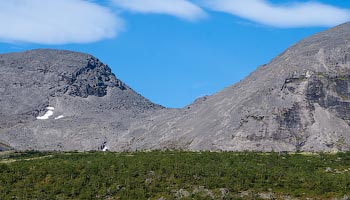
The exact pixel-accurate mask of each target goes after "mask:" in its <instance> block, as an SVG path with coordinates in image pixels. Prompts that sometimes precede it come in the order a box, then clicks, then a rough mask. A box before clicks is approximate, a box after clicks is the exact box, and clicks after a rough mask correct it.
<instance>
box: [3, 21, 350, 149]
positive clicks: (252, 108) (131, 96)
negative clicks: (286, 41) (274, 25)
mask: <svg viewBox="0 0 350 200" xmlns="http://www.w3.org/2000/svg"><path fill="white" fill-rule="evenodd" d="M42 51H44V52H45V51H47V50H38V51H36V52H38V54H40V56H42V58H40V56H39V58H36V61H35V59H34V61H33V60H32V61H31V62H32V64H33V63H34V64H33V66H37V67H38V66H39V65H38V62H37V61H38V60H39V61H40V59H44V60H45V59H48V60H51V61H52V63H49V64H48V65H49V69H51V68H52V66H61V65H64V66H66V67H65V68H67V66H68V65H67V64H66V61H67V60H64V59H63V58H65V59H67V54H68V55H70V56H68V58H69V59H71V60H70V61H69V62H70V63H71V64H73V65H79V66H84V67H83V69H84V70H82V71H81V72H79V73H78V74H75V75H74V73H71V74H73V76H69V78H63V80H64V81H63V82H64V84H63V86H68V89H67V90H66V89H64V90H62V91H63V92H62V91H61V90H60V92H59V93H58V95H56V93H54V95H53V96H50V95H49V96H50V97H49V100H50V101H49V102H48V103H47V101H46V102H45V101H43V102H44V103H41V104H40V105H41V110H39V111H38V112H35V113H34V114H33V113H32V114H31V115H32V119H34V118H33V117H37V116H39V115H43V114H47V113H48V112H49V111H48V108H47V107H48V106H53V107H54V109H55V110H54V111H53V112H54V117H55V116H56V117H59V116H58V115H62V116H63V119H60V120H35V119H34V120H32V121H24V122H22V123H19V122H18V123H17V124H16V125H15V126H9V127H6V128H5V129H4V128H2V129H1V128H0V136H1V137H0V139H1V140H3V141H5V142H7V143H9V144H10V145H11V146H12V147H14V148H16V149H20V150H23V149H36V150H64V151H66V150H97V149H99V148H100V146H101V144H106V145H107V146H108V148H109V149H110V150H112V151H136V150H152V149H184V150H210V151H222V150H224V151H245V150H248V151H309V152H315V151H316V152H324V151H327V152H329V151H347V150H350V132H349V131H348V129H349V126H350V92H349V91H350V23H345V24H342V25H339V26H337V27H334V28H332V29H329V30H326V31H323V32H320V33H318V34H315V35H313V36H311V37H308V38H306V39H304V40H301V41H300V42H298V43H296V44H294V45H292V46H291V47H290V48H288V49H287V50H286V51H284V52H283V53H282V54H280V55H278V56H277V57H276V58H274V59H272V60H271V62H270V63H268V64H266V65H262V66H260V67H259V68H257V70H256V71H254V72H252V73H251V74H250V75H249V76H248V77H246V78H245V79H243V80H241V81H240V82H239V83H236V84H234V85H232V86H229V87H227V88H225V89H223V90H221V91H219V92H217V93H216V94H214V95H211V96H206V97H202V98H199V99H197V100H196V101H194V102H193V103H192V104H190V105H189V106H186V107H184V108H183V109H165V108H164V107H162V106H159V105H156V104H153V103H151V102H150V101H149V100H147V99H144V98H143V97H142V96H141V95H139V94H137V93H135V92H134V91H133V90H132V89H131V88H129V87H127V86H126V85H125V84H124V83H123V82H121V81H120V80H119V79H116V78H115V76H114V74H113V75H112V73H111V71H110V69H109V68H108V66H106V65H104V64H103V63H101V62H99V61H98V60H96V59H92V61H91V60H90V61H91V62H92V63H94V64H91V65H92V66H93V67H91V66H90V67H89V65H90V64H89V63H90V61H87V60H86V59H87V56H89V55H87V54H74V52H69V51H68V52H67V51H56V50H53V51H51V52H54V53H52V54H53V55H45V54H44V53H43V52H42ZM58 52H59V53H58ZM57 53H58V54H59V55H60V54H62V55H66V57H64V56H63V57H62V58H60V57H59V56H58V58H57V55H56V54H57ZM32 54H35V51H32V52H29V57H33V56H32ZM17 55H22V54H21V53H19V54H17ZM62 55H61V56H62ZM73 55H74V56H73ZM78 55H81V56H82V57H79V56H78ZM45 56H46V57H45ZM3 57H4V55H0V66H1V67H0V70H1V69H4V68H5V67H3V66H6V62H1V60H2V58H3ZM5 57H6V56H5ZM22 57H23V56H22ZM52 58H55V59H52ZM27 59H28V58H27ZM62 59H63V61H62ZM69 59H68V60H69ZM10 60H11V59H10ZM19 60H20V61H21V59H19ZM22 60H24V61H26V62H25V63H28V61H27V60H26V59H25V56H24V58H22ZM83 60H84V61H83ZM16 62H17V63H15V65H16V66H18V65H19V64H18V60H16ZM67 62H68V61H67ZM39 63H40V62H39ZM81 63H84V64H82V65H81ZM50 67H51V68H50ZM106 67H107V68H106ZM90 68H92V69H90ZM60 69H61V68H60ZM85 69H86V70H85ZM108 69H109V70H108ZM62 70H63V69H62ZM44 71H45V70H44ZM51 76H53V75H51ZM51 76H47V75H45V76H43V77H44V78H43V77H42V76H40V77H41V79H43V80H51V79H50V77H51ZM110 76H112V77H110ZM113 76H114V78H113ZM45 77H46V78H45ZM53 77H54V78H53V79H54V80H55V78H57V77H56V76H53ZM99 77H101V78H99ZM51 78H52V77H51ZM90 78H92V80H90ZM58 80H60V79H58ZM111 80H112V81H111ZM9 82H11V81H9ZM12 82H13V81H12ZM49 82H50V81H49ZM15 83H17V82H15ZM52 84H54V83H52ZM23 85H25V84H22V86H23ZM45 85H47V84H45ZM72 85H73V86H72ZM22 86H21V82H19V85H18V84H15V86H13V88H14V91H15V89H16V87H18V88H23V87H22ZM75 86H76V87H75ZM57 87H58V86H57V85H55V87H54V89H57ZM59 88H61V86H60V85H59ZM63 88H64V87H63ZM19 90H20V89H19ZM0 91H1V88H0ZM55 91H56V90H55ZM34 93H35V92H34ZM41 93H43V92H41ZM44 93H45V92H44ZM25 94H27V93H25ZM45 94H46V93H45ZM49 94H50V93H49ZM0 100H2V99H0ZM2 101H3V100H2ZM5 105H6V104H5ZM9 105H11V104H10V103H9ZM30 105H31V104H30ZM37 107H38V105H34V106H32V107H30V108H31V109H32V108H33V109H34V110H35V109H38V108H37ZM63 108H64V109H63ZM3 109H4V108H3ZM45 112H46V113H45ZM56 112H57V115H55V114H56ZM0 113H5V112H4V111H0ZM49 114H50V113H49ZM0 115H1V114H0ZM9 117H13V116H9ZM1 118H2V119H5V117H1V116H0V119H1ZM14 118H16V119H20V117H16V116H15V117H14ZM5 121H6V120H5ZM0 124H1V123H0ZM3 124H4V123H3ZM28 141H30V142H28Z"/></svg>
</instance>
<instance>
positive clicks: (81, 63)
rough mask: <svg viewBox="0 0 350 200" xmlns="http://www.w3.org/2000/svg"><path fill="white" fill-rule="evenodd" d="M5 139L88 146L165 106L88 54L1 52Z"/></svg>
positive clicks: (20, 145) (28, 144) (32, 145)
mask: <svg viewBox="0 0 350 200" xmlns="http://www.w3.org/2000/svg"><path fill="white" fill-rule="evenodd" d="M0 94H1V95H0V102H1V107H0V139H1V140H3V141H5V142H7V143H9V144H10V145H11V146H12V147H14V148H16V149H39V150H88V149H97V148H98V147H99V146H101V145H102V144H103V143H104V142H106V141H105V140H106V135H112V134H114V133H118V132H119V131H121V130H124V129H126V127H128V126H129V123H130V122H131V121H133V120H135V119H138V118H143V117H145V116H147V115H148V114H150V113H153V112H154V111H156V110H159V109H162V107H161V106H159V105H155V104H153V103H151V102H150V101H149V100H147V99H145V98H143V97H142V96H140V95H139V94H137V93H136V92H134V91H133V90H132V89H131V88H129V87H128V86H127V85H125V84H124V83H123V82H121V81H120V80H118V79H117V78H116V77H115V75H114V74H112V72H111V69H110V68H109V67H108V66H107V65H105V64H103V63H101V62H100V61H99V60H98V59H97V58H94V57H92V56H90V55H87V54H82V53H76V52H70V51H59V50H48V49H40V50H33V51H26V52H23V53H11V54H2V55H0Z"/></svg>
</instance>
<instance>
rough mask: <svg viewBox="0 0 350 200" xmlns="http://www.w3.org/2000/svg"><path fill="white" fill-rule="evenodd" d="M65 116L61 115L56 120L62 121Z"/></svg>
mask: <svg viewBox="0 0 350 200" xmlns="http://www.w3.org/2000/svg"><path fill="white" fill-rule="evenodd" d="M63 117H64V116H63V115H60V116H58V117H56V118H55V119H62V118H63Z"/></svg>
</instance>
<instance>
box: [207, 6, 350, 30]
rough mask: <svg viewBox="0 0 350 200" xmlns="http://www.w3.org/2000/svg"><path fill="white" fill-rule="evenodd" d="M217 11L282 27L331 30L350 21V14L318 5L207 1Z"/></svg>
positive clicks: (339, 9) (331, 7) (332, 7)
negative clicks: (326, 28) (314, 27)
mask: <svg viewBox="0 0 350 200" xmlns="http://www.w3.org/2000/svg"><path fill="white" fill-rule="evenodd" d="M203 5H204V6H206V7H208V8H209V9H212V10H215V11H221V12H225V13H229V14H232V15H235V16H238V17H241V18H245V19H248V20H251V21H254V22H256V23H259V24H264V25H268V26H273V27H280V28H292V27H311V26H319V27H330V26H334V25H338V24H341V23H344V22H346V21H349V19H350V11H349V10H348V9H341V8H337V7H334V6H331V5H326V4H321V3H317V2H311V1H310V2H304V3H301V2H299V3H296V2H295V3H292V4H284V5H274V4H271V3H269V2H268V1H267V0H203Z"/></svg>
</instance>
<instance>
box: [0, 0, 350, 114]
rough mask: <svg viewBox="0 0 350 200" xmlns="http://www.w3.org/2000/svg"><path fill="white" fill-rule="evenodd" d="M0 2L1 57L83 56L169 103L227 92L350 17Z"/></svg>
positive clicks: (99, 1) (300, 5) (276, 6)
mask: <svg viewBox="0 0 350 200" xmlns="http://www.w3.org/2000/svg"><path fill="white" fill-rule="evenodd" d="M1 4H3V5H1ZM0 5H1V6H0V19H1V20H0V25H1V27H7V28H2V29H3V30H0V53H6V52H15V51H24V50H28V49H35V48H57V49H68V50H73V51H81V52H86V53H89V54H92V55H94V56H96V57H98V58H100V60H102V61H103V62H105V63H106V64H108V65H109V66H110V67H111V68H112V71H113V72H114V73H115V74H116V76H117V77H118V78H119V79H121V80H122V81H124V82H125V83H126V84H128V85H129V86H131V87H132V88H133V89H134V90H136V91H137V92H139V93H140V94H142V95H143V96H145V97H146V98H148V99H150V100H152V101H153V102H155V103H158V104H161V105H164V106H167V107H183V106H185V105H187V104H189V103H191V102H192V101H194V100H195V99H196V98H197V97H200V96H203V95H210V94H213V93H215V92H217V91H219V90H221V89H223V88H225V87H227V86H230V85H232V84H234V83H236V82H238V81H239V80H241V79H243V78H244V77H246V76H247V75H248V74H249V73H251V72H252V71H254V70H255V69H256V68H257V67H258V66H259V65H262V64H265V63H268V62H269V61H270V60H271V59H272V58H273V57H274V56H276V55H278V54H279V53H281V52H282V51H284V50H285V49H286V48H287V47H288V46H290V45H292V44H293V43H295V42H297V41H298V40H300V39H302V38H305V37H307V36H310V35H312V34H314V33H317V32H319V31H322V30H325V29H327V28H329V27H332V26H335V25H338V24H340V23H343V22H345V21H349V19H350V10H349V8H350V1H347V0H317V1H316V0H313V1H306V0H285V1H282V0H192V1H190V0H89V1H87V0H59V1H58V0H13V1H6V2H5V3H4V2H0ZM63 11H64V12H63ZM348 11H349V12H348Z"/></svg>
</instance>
